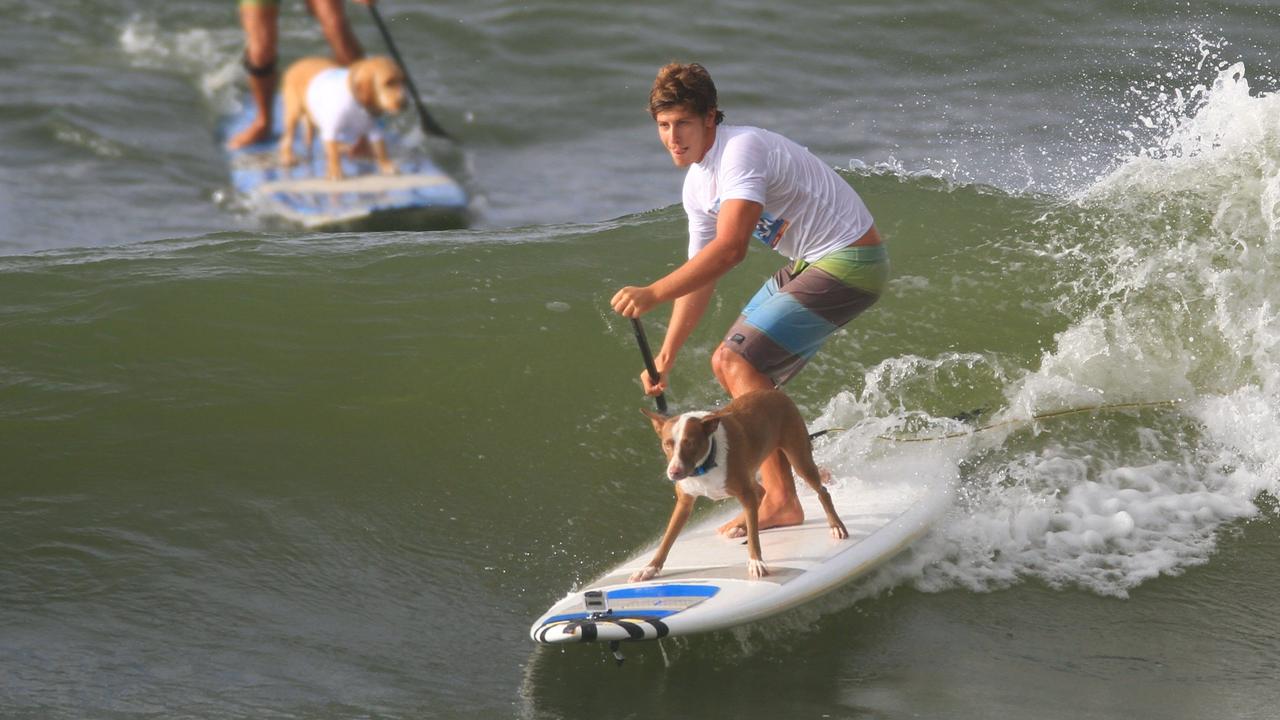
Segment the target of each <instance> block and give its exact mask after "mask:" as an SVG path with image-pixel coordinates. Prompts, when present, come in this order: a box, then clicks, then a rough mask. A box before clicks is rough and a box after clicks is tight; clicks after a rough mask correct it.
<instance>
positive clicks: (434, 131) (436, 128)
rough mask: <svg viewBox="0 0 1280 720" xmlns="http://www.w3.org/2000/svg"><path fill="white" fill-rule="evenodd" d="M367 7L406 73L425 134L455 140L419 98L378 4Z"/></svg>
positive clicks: (384, 39)
mask: <svg viewBox="0 0 1280 720" xmlns="http://www.w3.org/2000/svg"><path fill="white" fill-rule="evenodd" d="M366 7H368V8H369V14H370V15H371V16H373V23H374V24H375V25H377V26H378V32H380V33H382V40H383V41H384V42H385V43H386V44H387V50H388V51H390V53H391V57H392V59H394V60H395V61H396V65H399V66H400V72H402V73H404V84H405V87H407V88H409V97H411V98H413V104H414V106H415V107H417V108H418V120H419V121H421V123H422V130H423V132H425V133H427V134H429V135H435V136H437V137H442V138H445V139H448V140H453V137H452V136H450V135H449V133H447V132H445V131H444V128H442V127H440V124H439V123H437V122H436V121H435V118H433V117H431V113H429V112H427V106H426V105H423V104H422V98H421V97H419V96H418V88H417V86H415V85H414V84H413V78H411V77H409V68H407V67H405V64H404V59H403V58H401V57H400V51H399V50H396V44H395V42H393V41H392V40H391V33H390V32H387V25H386V23H384V22H382V14H381V13H379V12H378V6H377V4H376V3H370V4H369V5H366Z"/></svg>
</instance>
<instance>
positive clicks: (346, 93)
mask: <svg viewBox="0 0 1280 720" xmlns="http://www.w3.org/2000/svg"><path fill="white" fill-rule="evenodd" d="M348 75H349V73H348V71H347V68H329V69H328V70H324V71H322V72H321V73H320V74H318V75H316V76H315V77H313V78H311V84H309V85H307V112H308V113H310V114H311V120H312V121H313V122H315V124H316V127H317V128H318V129H319V130H320V139H321V140H324V141H325V142H330V141H333V140H338V141H339V142H344V143H354V142H355V141H356V140H359V139H360V136H361V135H368V136H369V140H370V141H377V140H380V139H381V138H382V135H381V133H379V132H378V124H377V123H376V122H374V119H373V116H372V115H370V114H369V111H368V110H365V109H364V106H363V105H361V104H360V103H358V102H356V98H355V95H352V94H351V85H350V83H349V82H348V81H347V76H348Z"/></svg>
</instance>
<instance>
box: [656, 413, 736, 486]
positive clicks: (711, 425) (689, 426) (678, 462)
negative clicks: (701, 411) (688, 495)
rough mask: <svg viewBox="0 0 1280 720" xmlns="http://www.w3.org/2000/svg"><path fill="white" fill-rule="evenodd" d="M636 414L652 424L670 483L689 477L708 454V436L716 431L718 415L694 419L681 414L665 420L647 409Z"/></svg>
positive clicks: (709, 441) (718, 424)
mask: <svg viewBox="0 0 1280 720" xmlns="http://www.w3.org/2000/svg"><path fill="white" fill-rule="evenodd" d="M640 412H643V413H644V414H645V416H647V417H648V418H649V421H650V422H652V423H653V431H654V432H656V433H657V434H658V438H659V439H660V440H661V441H662V452H664V453H666V455H667V477H668V478H670V479H671V481H672V482H675V481H677V480H683V479H685V478H687V477H689V475H690V474H691V473H693V471H694V470H695V469H696V468H697V467H698V464H699V463H701V462H702V461H703V460H705V459H706V457H707V454H708V453H710V452H711V436H712V434H713V433H715V431H716V428H718V427H720V416H719V415H715V414H712V415H706V416H703V417H698V416H696V415H694V414H692V413H685V414H684V415H677V416H675V417H667V416H666V415H659V414H658V413H656V412H654V411H652V410H648V409H641V411H640Z"/></svg>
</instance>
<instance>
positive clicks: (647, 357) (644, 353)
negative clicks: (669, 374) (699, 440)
mask: <svg viewBox="0 0 1280 720" xmlns="http://www.w3.org/2000/svg"><path fill="white" fill-rule="evenodd" d="M631 329H632V330H635V331H636V344H637V345H639V346H640V357H642V358H644V368H645V370H648V371H649V382H651V383H653V384H654V385H657V384H658V381H659V380H661V379H662V375H660V374H658V366H657V365H656V364H654V362H653V352H652V351H650V350H649V338H647V337H645V334H644V326H643V325H641V324H640V318H631ZM653 401H654V402H655V403H657V405H658V412H660V413H662V414H663V415H666V414H667V399H666V398H665V397H663V395H662V393H658V396H657V397H655V398H654V399H653Z"/></svg>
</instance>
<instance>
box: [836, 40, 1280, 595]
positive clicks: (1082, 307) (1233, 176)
mask: <svg viewBox="0 0 1280 720" xmlns="http://www.w3.org/2000/svg"><path fill="white" fill-rule="evenodd" d="M1168 100H1169V103H1168V104H1167V105H1165V106H1162V107H1160V108H1157V109H1156V111H1154V112H1153V113H1152V115H1153V116H1157V117H1160V118H1161V120H1160V123H1161V124H1162V126H1163V127H1166V128H1167V133H1166V134H1165V135H1164V136H1162V137H1161V138H1159V140H1158V142H1157V143H1155V144H1154V145H1152V146H1151V147H1149V148H1147V149H1144V150H1142V151H1140V152H1137V153H1135V154H1134V155H1133V156H1132V157H1130V158H1128V159H1127V160H1126V161H1125V162H1123V163H1121V164H1120V165H1119V166H1118V167H1117V168H1116V169H1115V170H1114V171H1112V172H1110V173H1108V174H1106V175H1104V176H1103V177H1101V178H1099V179H1098V180H1097V181H1096V182H1094V183H1093V184H1092V185H1090V186H1089V187H1087V188H1085V189H1084V190H1083V191H1081V192H1078V193H1077V194H1076V195H1075V196H1074V197H1072V198H1071V199H1070V201H1068V202H1061V203H1059V204H1058V206H1057V207H1054V208H1051V209H1050V210H1049V211H1048V212H1046V213H1045V214H1044V215H1043V216H1041V217H1040V218H1038V219H1037V221H1036V222H1035V223H1034V229H1035V230H1036V232H1035V236H1036V237H1037V238H1038V239H1039V240H1040V241H1042V242H1043V243H1044V245H1043V248H1042V250H1041V252H1043V253H1044V255H1045V256H1048V257H1052V258H1054V259H1055V261H1058V262H1060V263H1061V265H1060V267H1059V269H1058V271H1057V272H1056V273H1055V278H1054V280H1053V281H1052V286H1053V288H1054V291H1055V293H1056V294H1057V296H1058V297H1057V299H1056V300H1054V306H1055V308H1056V310H1057V311H1058V312H1060V313H1061V314H1062V315H1063V316H1065V317H1068V318H1070V321H1069V323H1068V324H1067V326H1066V327H1065V329H1062V330H1060V331H1058V332H1056V333H1055V334H1054V336H1053V340H1052V343H1051V345H1050V347H1049V348H1048V349H1046V350H1045V351H1044V352H1042V353H1041V355H1040V357H1039V360H1038V363H1035V364H1033V365H1031V366H1029V367H1025V368H1024V367H1021V366H1020V364H1019V363H1018V362H1017V361H1016V359H1012V358H1010V357H1008V356H1005V355H1001V354H998V353H991V354H982V353H976V354H975V353H968V354H966V353H958V352H949V353H942V354H939V355H937V356H934V357H915V356H899V357H892V358H889V359H886V360H884V361H882V362H881V363H879V364H877V365H875V366H874V367H872V368H870V369H868V370H867V372H866V373H865V376H864V378H863V383H862V388H861V389H860V390H857V391H845V392H842V393H839V394H838V395H837V396H835V397H834V398H832V399H831V400H830V401H829V402H828V404H827V407H826V409H825V411H824V413H823V416H822V418H821V419H820V422H822V423H828V424H834V425H850V426H853V427H855V428H858V430H857V432H858V433H860V437H861V438H862V441H861V442H860V443H852V444H849V445H848V446H847V447H846V448H845V449H844V450H843V451H842V452H843V455H841V456H839V457H838V458H836V459H837V461H838V462H841V463H843V464H845V465H846V466H849V467H856V465H857V463H858V462H859V461H861V460H862V459H864V458H866V457H868V456H869V455H870V454H871V453H875V452H885V450H884V449H883V448H879V449H877V448H878V444H883V442H884V441H883V440H881V439H880V438H883V437H884V433H885V432H886V430H894V429H896V430H897V431H902V430H904V429H907V430H911V431H912V432H916V431H919V430H920V429H926V430H932V431H934V432H937V433H940V434H942V435H944V436H945V435H946V434H947V433H946V431H947V430H954V429H955V428H954V427H951V426H949V425H947V422H946V419H945V418H941V417H938V416H935V415H933V414H930V412H920V411H914V412H909V411H907V410H906V409H905V408H911V407H920V406H928V405H929V402H930V399H931V398H934V397H936V396H937V395H938V394H939V393H940V392H943V391H942V390H940V388H946V387H950V386H954V385H955V384H957V383H959V384H962V385H963V384H968V385H970V386H973V385H974V384H977V385H980V386H987V387H990V386H993V385H998V386H999V387H1000V391H999V392H1000V395H1001V402H1000V404H999V410H998V411H996V412H995V413H994V414H993V415H992V419H993V421H994V422H992V423H991V424H992V425H993V426H998V427H995V428H993V430H992V431H990V432H986V433H971V434H964V433H959V437H950V438H949V439H939V440H937V441H936V442H937V443H939V444H949V445H959V446H961V447H962V448H963V450H962V452H961V459H959V460H958V461H957V462H958V463H959V465H960V467H961V468H962V469H963V478H964V480H963V488H962V493H961V501H960V503H959V504H958V506H957V508H956V509H955V511H954V512H953V514H952V515H951V517H950V518H949V520H948V521H947V522H946V523H944V524H943V525H942V526H941V527H940V528H939V529H938V530H937V531H936V532H935V533H934V534H933V536H932V537H931V538H930V539H929V540H928V541H926V542H925V543H922V544H921V545H920V546H918V547H917V548H916V549H915V551H914V552H913V553H911V554H909V556H907V557H905V558H903V559H902V560H900V561H897V562H895V563H894V564H893V565H892V566H891V567H890V568H889V569H887V570H886V571H884V573H882V576H881V578H880V579H879V581H877V582H874V583H871V584H869V585H868V586H866V587H864V588H863V589H861V590H859V591H858V592H857V593H855V595H854V596H853V597H852V599H853V600H856V599H858V598H861V597H865V596H866V595H868V594H874V593H876V592H880V591H883V590H884V589H885V588H888V587H893V586H894V585H897V584H900V583H908V584H911V585H913V586H914V587H916V588H918V589H921V590H926V591H940V590H945V589H950V588H957V587H962V588H968V589H972V590H980V591H990V590H995V589H999V588H1004V587H1008V586H1009V585H1012V584H1016V583H1019V582H1025V581H1027V580H1035V581H1038V582H1042V583H1044V584H1046V585H1048V586H1050V587H1054V588H1078V589H1084V590H1088V591H1091V592H1095V593H1098V594H1101V595H1108V596H1116V597H1126V596H1127V595H1128V593H1129V592H1131V591H1132V590H1133V589H1134V588H1135V587H1137V586H1139V585H1141V584H1142V583H1143V582H1146V581H1148V580H1150V579H1152V578H1155V577H1159V576H1162V575H1177V574H1180V573H1182V572H1184V571H1186V570H1187V569H1188V568H1190V567H1194V566H1196V565H1200V564H1204V563H1206V562H1209V561H1210V559H1211V557H1212V555H1213V553H1214V551H1215V549H1216V547H1217V542H1218V539H1219V537H1220V536H1221V534H1222V533H1223V532H1226V531H1228V530H1229V529H1230V528H1232V527H1234V525H1235V524H1236V523H1238V522H1240V521H1245V520H1248V519H1250V518H1256V517H1258V516H1259V515H1260V514H1261V513H1263V509H1262V508H1263V506H1265V505H1266V501H1265V500H1264V497H1265V496H1266V495H1270V496H1272V497H1274V496H1276V495H1277V494H1280V412H1277V410H1276V408H1277V407H1280V318H1278V317H1277V311H1278V310H1280V282H1278V281H1280V278H1277V277H1276V274H1277V270H1276V268H1277V267H1280V266H1278V265H1277V262H1276V261H1277V259H1278V258H1277V255H1280V233H1278V232H1277V230H1280V225H1277V221H1278V219H1280V211H1278V208H1280V206H1278V205H1277V199H1278V198H1280V122H1278V121H1280V96H1276V95H1268V94H1252V93H1251V92H1250V88H1249V84H1248V81H1247V78H1246V74H1245V71H1244V68H1243V66H1242V65H1239V64H1235V65H1231V66H1229V67H1226V68H1224V69H1223V70H1222V71H1221V72H1220V74H1219V75H1218V77H1217V78H1216V80H1215V81H1214V82H1213V83H1212V84H1211V85H1207V86H1202V87H1197V88H1194V89H1193V90H1192V91H1191V92H1189V93H1187V94H1185V95H1183V94H1177V95H1175V96H1170V97H1169V98H1168ZM1160 113H1163V114H1162V115H1161V114H1160ZM1153 124H1155V123H1154V122H1153ZM1024 229H1032V228H1031V226H1028V228H1024ZM1022 279H1023V275H1022V274H1019V275H1018V276H1014V277H1011V278H1010V282H1011V283H1017V282H1019V281H1020V280H1022ZM1011 289H1012V288H1011ZM934 404H935V405H936V404H937V403H936V402H935V403H934ZM1117 404H1137V405H1139V406H1141V407H1138V408H1137V409H1132V408H1131V409H1125V410H1119V411H1108V410H1107V407H1108V406H1112V405H1117ZM1068 408H1083V409H1090V408H1092V410H1090V411H1089V412H1084V413H1080V414H1076V415H1073V416H1071V417H1066V418H1064V419H1061V420H1058V419H1054V420H1048V419H1043V420H1042V419H1038V418H1041V417H1043V416H1044V415H1046V414H1050V413H1053V412H1055V411H1060V410H1063V409H1068ZM931 410H932V412H939V410H937V409H936V408H931ZM914 450H915V448H913V447H910V446H906V445H903V446H902V447H898V448H895V449H894V450H893V451H894V452H909V451H914ZM939 462H940V465H939V468H940V471H945V466H946V465H947V464H948V463H949V462H950V461H949V460H940V461H939Z"/></svg>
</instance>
